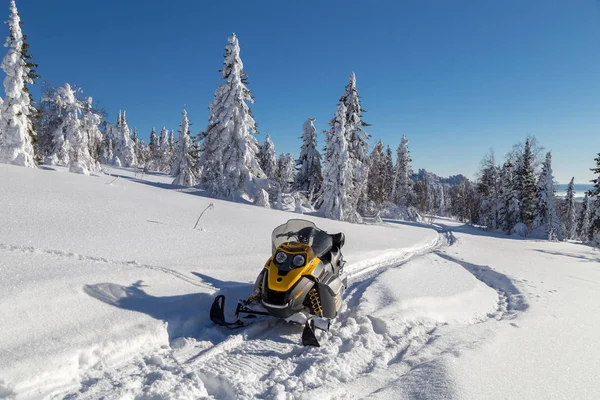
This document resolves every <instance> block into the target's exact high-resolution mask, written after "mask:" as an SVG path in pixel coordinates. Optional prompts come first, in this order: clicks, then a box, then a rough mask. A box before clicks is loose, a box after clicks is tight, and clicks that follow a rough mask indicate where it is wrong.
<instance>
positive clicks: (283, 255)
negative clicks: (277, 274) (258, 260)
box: [275, 251, 288, 264]
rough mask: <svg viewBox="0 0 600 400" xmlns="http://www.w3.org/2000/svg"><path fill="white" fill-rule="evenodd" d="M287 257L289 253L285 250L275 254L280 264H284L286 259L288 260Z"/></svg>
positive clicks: (276, 260)
mask: <svg viewBox="0 0 600 400" xmlns="http://www.w3.org/2000/svg"><path fill="white" fill-rule="evenodd" d="M287 258H288V255H287V254H286V253H284V252H283V251H280V252H279V253H277V254H275V262H277V263H278V264H283V263H284V262H285V260H287Z"/></svg>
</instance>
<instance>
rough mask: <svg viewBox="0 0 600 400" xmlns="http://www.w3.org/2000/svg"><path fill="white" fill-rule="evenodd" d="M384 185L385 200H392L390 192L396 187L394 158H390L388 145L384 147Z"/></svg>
mask: <svg viewBox="0 0 600 400" xmlns="http://www.w3.org/2000/svg"><path fill="white" fill-rule="evenodd" d="M384 180H385V185H386V191H385V192H386V196H387V197H386V200H390V201H393V198H392V193H393V190H394V187H396V180H395V170H394V160H393V159H392V149H391V148H390V146H389V145H388V146H387V147H386V148H385V178H384Z"/></svg>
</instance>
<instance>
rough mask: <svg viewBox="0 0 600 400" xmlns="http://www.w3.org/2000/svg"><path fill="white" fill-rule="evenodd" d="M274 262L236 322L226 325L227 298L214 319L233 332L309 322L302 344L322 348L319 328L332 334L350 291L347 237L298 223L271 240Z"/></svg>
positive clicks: (213, 314) (291, 222)
mask: <svg viewBox="0 0 600 400" xmlns="http://www.w3.org/2000/svg"><path fill="white" fill-rule="evenodd" d="M271 239H272V253H273V254H272V256H271V258H269V260H268V261H267V263H266V264H265V267H264V269H263V270H262V271H261V272H260V274H259V275H258V278H257V279H256V283H255V284H254V290H253V292H252V294H251V295H250V297H249V298H248V299H247V300H240V301H239V302H238V305H237V308H236V313H235V314H236V317H237V318H238V319H237V320H236V321H235V322H226V321H225V316H224V312H223V309H224V305H225V297H224V296H223V295H219V296H217V297H216V298H215V300H214V302H213V305H212V307H211V309H210V319H211V320H212V321H213V322H214V323H216V324H219V325H223V326H227V327H230V328H238V327H241V326H244V325H245V324H244V321H243V320H242V319H239V316H240V314H242V316H245V317H246V318H248V317H249V318H252V317H253V316H255V315H271V316H273V317H276V318H281V319H285V320H296V321H297V320H298V318H297V317H298V316H299V315H304V317H305V318H306V322H305V326H304V331H303V332H302V343H303V344H304V345H305V346H319V342H318V340H317V337H316V335H315V328H319V329H322V330H328V329H329V326H330V324H331V320H332V319H333V318H335V317H336V316H337V314H338V311H339V309H340V306H341V304H342V294H343V293H344V291H345V290H346V287H347V285H348V284H347V277H346V274H345V273H344V272H343V269H344V264H345V261H344V259H343V257H342V253H341V248H342V247H343V246H344V240H345V237H344V234H343V233H338V234H334V235H332V234H329V233H327V232H324V231H322V230H320V229H319V228H317V227H316V225H315V224H314V223H312V222H309V221H305V220H301V219H292V220H289V221H288V222H286V223H285V224H283V225H281V226H278V227H277V228H275V230H274V231H273V234H272V235H271Z"/></svg>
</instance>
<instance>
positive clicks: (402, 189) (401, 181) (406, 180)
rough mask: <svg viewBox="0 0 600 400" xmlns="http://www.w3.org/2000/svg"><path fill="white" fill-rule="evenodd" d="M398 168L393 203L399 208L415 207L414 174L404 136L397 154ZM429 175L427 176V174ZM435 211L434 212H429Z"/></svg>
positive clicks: (396, 169) (395, 176)
mask: <svg viewBox="0 0 600 400" xmlns="http://www.w3.org/2000/svg"><path fill="white" fill-rule="evenodd" d="M396 154H397V159H396V168H395V172H394V188H393V189H392V201H393V202H394V203H396V204H398V205H399V206H410V205H413V204H412V203H413V201H414V198H415V194H414V190H413V181H412V180H411V179H410V175H411V174H412V171H411V166H410V162H411V159H410V152H409V151H408V139H407V138H406V136H405V135H402V139H401V140H400V145H399V146H398V150H397V152H396ZM426 175H427V174H426ZM429 211H433V210H429Z"/></svg>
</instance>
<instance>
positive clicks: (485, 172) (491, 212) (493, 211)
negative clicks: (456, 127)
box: [477, 150, 499, 229]
mask: <svg viewBox="0 0 600 400" xmlns="http://www.w3.org/2000/svg"><path fill="white" fill-rule="evenodd" d="M498 191H499V180H498V167H497V166H496V157H495V154H494V151H493V150H490V152H489V153H488V154H487V155H486V156H485V157H484V158H483V160H482V161H481V169H480V171H479V181H478V183H477V192H478V193H479V195H480V196H481V198H482V201H481V210H480V221H479V222H480V223H481V224H482V225H485V226H486V227H487V228H488V229H497V227H498V215H497V208H498V201H499V198H498Z"/></svg>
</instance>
